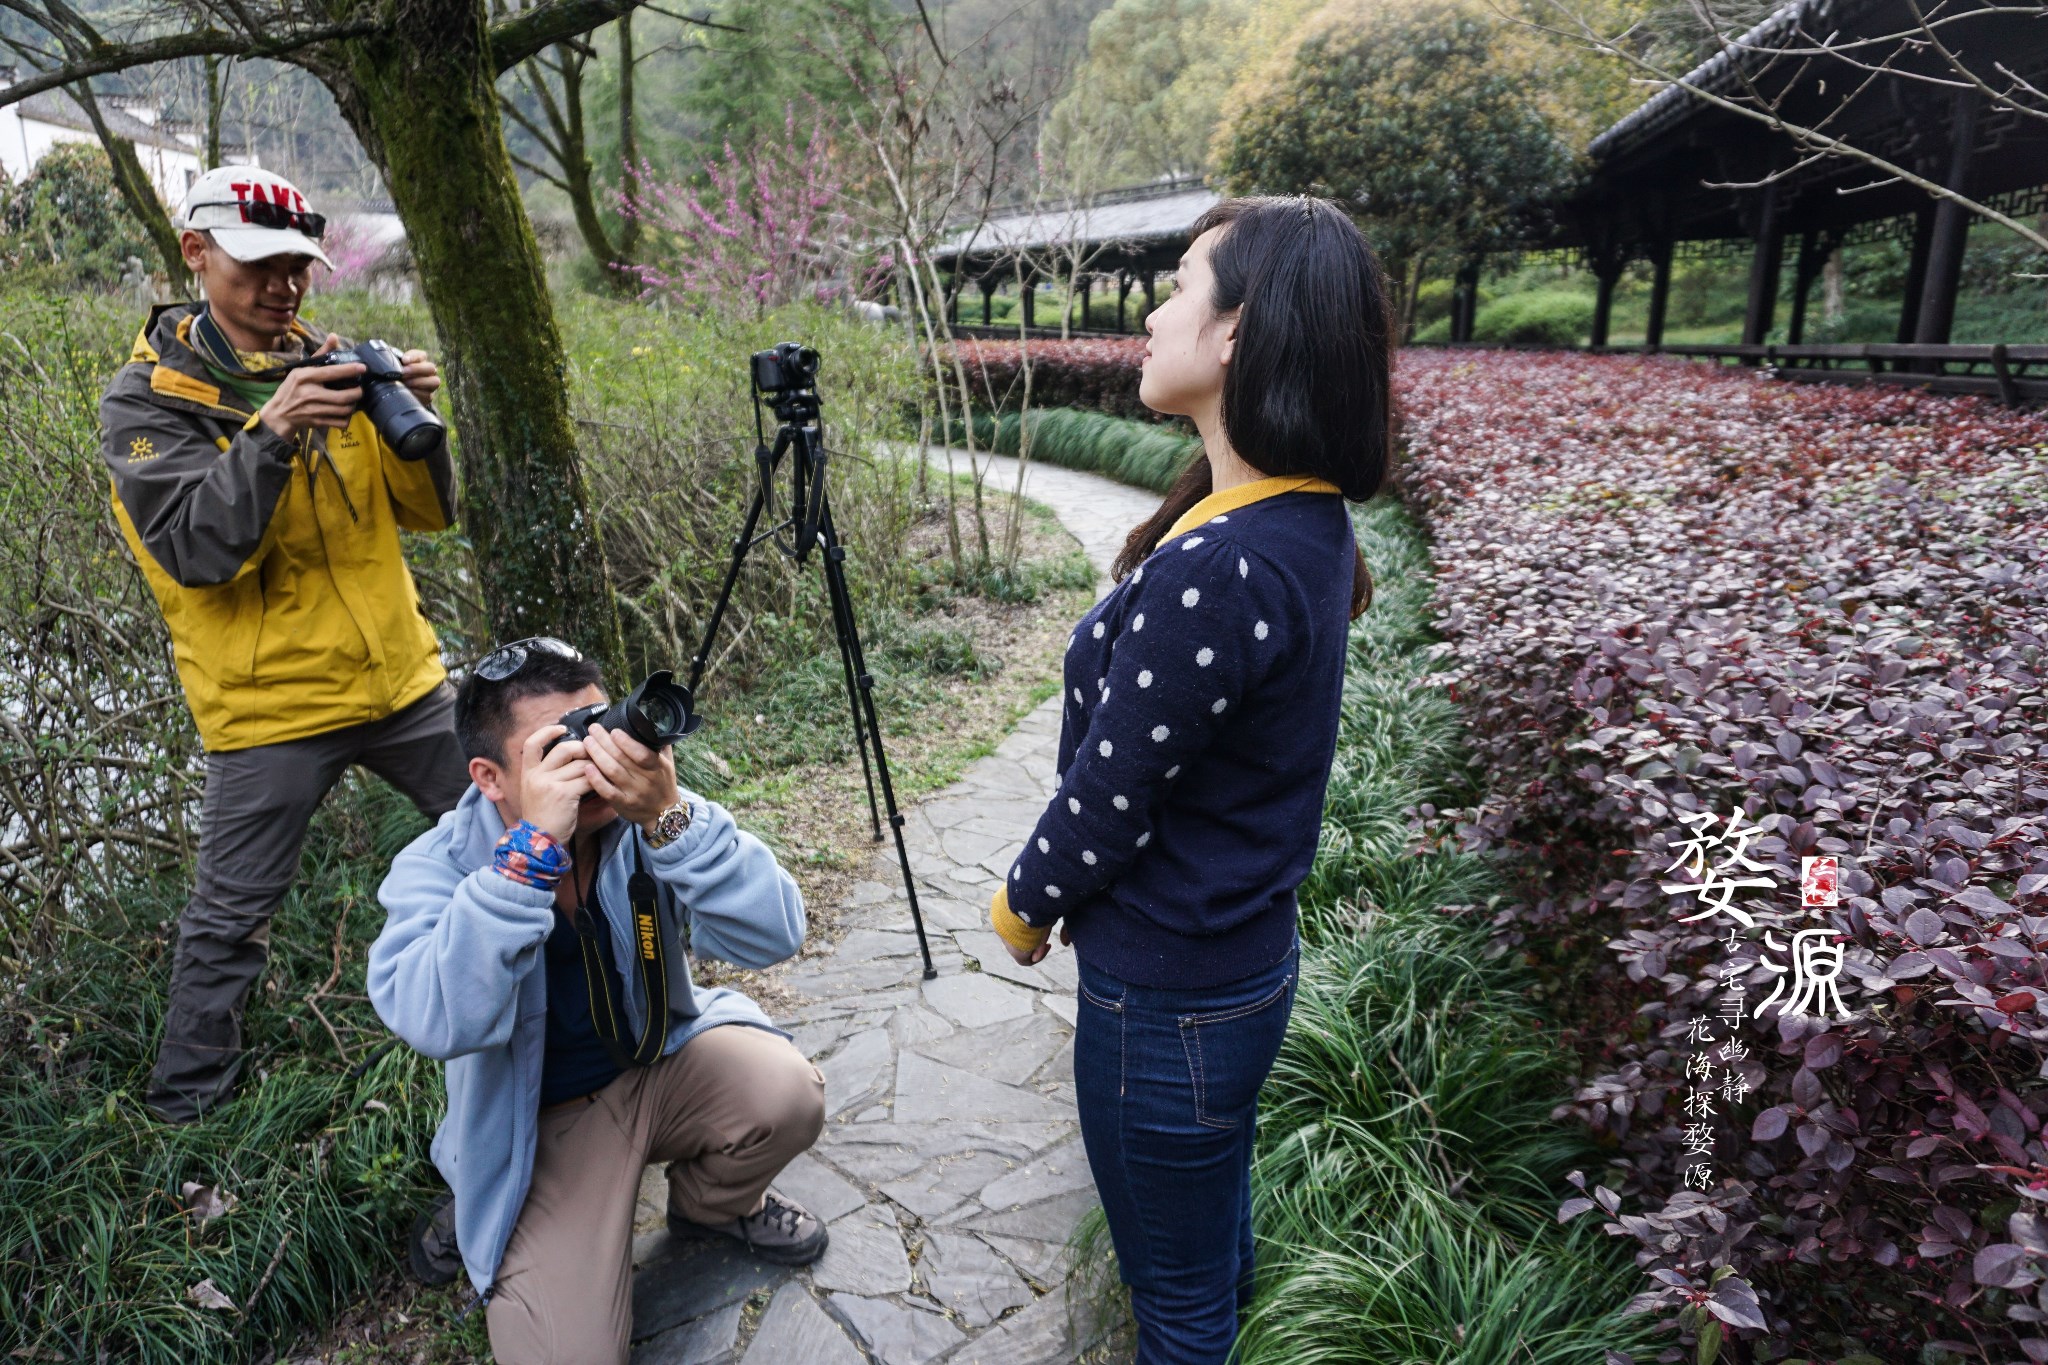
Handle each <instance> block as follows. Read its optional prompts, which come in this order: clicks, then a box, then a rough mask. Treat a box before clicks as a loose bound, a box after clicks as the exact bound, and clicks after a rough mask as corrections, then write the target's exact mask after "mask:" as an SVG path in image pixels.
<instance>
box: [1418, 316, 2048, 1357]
mask: <svg viewBox="0 0 2048 1365" xmlns="http://www.w3.org/2000/svg"><path fill="white" fill-rule="evenodd" d="M1401 378H1402V386H1401V387H1402V393H1403V400H1404V405H1405V415H1406V437H1407V441H1408V454H1407V461H1406V464H1405V467H1404V480H1405V485H1406V488H1407V490H1408V493H1409V495H1410V497H1411V499H1412V502H1413V504H1414V505H1415V506H1416V507H1417V508H1419V509H1420V510H1421V512H1422V513H1423V514H1424V516H1425V517H1426V519H1427V521H1428V522H1429V524H1430V527H1431V530H1432V532H1433V537H1434V547H1435V553H1436V556H1437V561H1438V565H1439V569H1440V572H1441V574H1442V581H1441V587H1440V595H1439V599H1438V610H1439V619H1440V621H1441V624H1442V627H1443V629H1444V631H1445V633H1446V636H1447V638H1448V640H1449V643H1450V645H1451V646H1452V649H1453V653H1452V654H1451V655H1450V656H1449V657H1448V658H1447V659H1446V660H1445V662H1444V672H1443V680H1444V681H1446V682H1448V683H1449V684H1450V685H1451V686H1452V687H1453V688H1454V689H1455V690H1456V694H1457V696H1458V697H1459V699H1460V701H1461V703H1462V704H1463V706H1464V708H1465V713H1466V715H1467V717H1468V718H1469V720H1470V722H1471V724H1472V726H1473V727H1474V739H1473V742H1474V745H1475V747H1476V749H1477V752H1478V754H1479V757H1480V760H1481V762H1482V763H1483V765H1484V768H1485V771H1486V772H1487V774H1488V776H1489V781H1490V783H1491V786H1492V793H1491V795H1490V796H1489V797H1488V798H1487V800H1486V801H1485V802H1483V803H1482V804H1481V805H1480V806H1478V807H1477V808H1475V809H1473V810H1471V811H1469V812H1468V813H1467V815H1466V818H1465V821H1464V824H1463V832H1464V834H1465V836H1466V837H1467V839H1468V840H1469V841H1470V843H1471V844H1472V846H1474V847H1489V848H1503V849H1507V850H1511V851H1514V852H1515V853H1517V854H1519V855H1520V857H1521V859H1522V861H1523V862H1525V864H1526V865H1527V866H1529V867H1530V868H1531V869H1532V874H1533V875H1534V876H1536V877H1538V878H1540V880H1534V881H1532V884H1531V885H1530V886H1529V887H1528V888H1527V892H1526V894H1525V895H1524V896H1523V897H1522V898H1521V899H1520V901H1519V902H1518V903H1516V904H1514V905H1511V906H1509V907H1508V908H1506V909H1505V910H1503V911H1502V912H1501V913H1500V915H1499V917H1498V921H1497V930H1498V933H1499V935H1500V939H1501V942H1502V944H1503V946H1506V947H1512V948H1513V949H1515V950H1516V951H1518V952H1520V953H1522V954H1525V955H1527V956H1529V957H1530V958H1532V959H1534V960H1538V961H1544V962H1547V963H1548V964H1549V966H1548V968H1547V969H1546V970H1545V971H1544V972H1543V973H1542V975H1543V977H1544V979H1546V980H1547V981H1548V982H1549V983H1550V984H1549V990H1550V992H1551V993H1552V994H1553V996H1554V998H1555V999H1556V1000H1557V1001H1558V1003H1559V1009H1560V1010H1562V1011H1565V1012H1568V1013H1571V1014H1573V1015H1574V1016H1575V1017H1576V1019H1577V1021H1578V1026H1579V1027H1580V1028H1581V1029H1582V1030H1583V1031H1584V1033H1585V1035H1586V1045H1585V1048H1584V1052H1585V1055H1586V1057H1587V1065H1588V1073H1587V1075H1586V1077H1585V1078H1584V1082H1583V1084H1582V1086H1581V1088H1580V1090H1579V1093H1578V1096H1577V1099H1576V1101H1575V1102H1574V1104H1573V1106H1572V1108H1573V1110H1574V1111H1575V1112H1576V1113H1578V1114H1579V1116H1580V1117H1581V1118H1583V1119H1584V1120H1585V1121H1586V1122H1587V1123H1588V1124H1589V1125H1590V1126H1591V1127H1592V1128H1593V1130H1594V1131H1595V1132H1596V1133H1597V1134H1599V1135H1600V1137H1601V1138H1602V1140H1603V1141H1604V1142H1607V1143H1610V1144H1612V1145H1613V1150H1614V1157H1613V1160H1612V1161H1611V1162H1610V1163H1609V1165H1608V1167H1607V1169H1606V1170H1604V1171H1599V1172H1594V1173H1593V1181H1594V1184H1593V1187H1592V1188H1591V1190H1590V1193H1591V1194H1592V1195H1593V1196H1594V1199H1589V1200H1576V1201H1573V1202H1572V1203H1569V1204H1567V1205H1566V1208H1565V1212H1567V1213H1577V1212H1581V1211H1586V1210H1590V1209H1592V1208H1594V1207H1595V1202H1594V1201H1595V1200H1597V1201H1598V1205H1597V1206H1598V1207H1599V1208H1600V1209H1601V1210H1602V1211H1604V1212H1605V1213H1606V1214H1608V1215H1610V1216H1611V1217H1612V1219H1613V1221H1610V1222H1608V1223H1607V1228H1608V1230H1609V1231H1610V1232H1612V1233H1615V1234H1618V1235H1621V1236H1624V1237H1627V1238H1629V1239H1632V1240H1633V1241H1635V1242H1636V1243H1638V1244H1639V1251H1638V1262H1639V1264H1641V1265H1642V1266H1643V1268H1644V1269H1645V1270H1646V1271H1648V1272H1650V1273H1651V1274H1652V1275H1653V1276H1654V1281H1653V1284H1652V1286H1651V1287H1650V1288H1649V1290H1648V1291H1647V1292H1646V1294H1645V1295H1644V1300H1643V1301H1644V1302H1645V1304H1647V1305H1651V1306H1656V1307H1660V1308H1662V1309H1663V1310H1664V1312H1665V1315H1666V1316H1667V1318H1668V1317H1671V1316H1674V1315H1678V1316H1682V1319H1683V1321H1684V1322H1685V1324H1686V1326H1687V1327H1688V1329H1689V1330H1691V1331H1692V1332H1694V1333H1695V1335H1699V1336H1701V1337H1703V1338H1708V1337H1712V1336H1714V1334H1716V1333H1718V1332H1719V1331H1720V1330H1721V1327H1722V1326H1723V1325H1725V1326H1726V1327H1727V1328H1728V1329H1729V1330H1730V1331H1732V1332H1737V1333H1739V1334H1741V1335H1743V1336H1747V1337H1754V1338H1760V1339H1762V1340H1760V1341H1759V1342H1758V1343H1757V1344H1756V1347H1755V1354H1754V1355H1753V1357H1752V1358H1754V1359H1759V1360H1778V1359H1780V1358H1782V1357H1783V1356H1785V1355H1786V1354H1787V1353H1792V1354H1800V1355H1809V1354H1820V1353H1823V1352H1825V1353H1828V1354H1829V1355H1830V1356H1832V1355H1834V1354H1839V1353H1842V1352H1845V1351H1857V1352H1870V1353H1874V1354H1875V1355H1876V1356H1877V1357H1878V1358H1881V1359H1883V1360H1886V1361H1903V1360H1907V1359H1922V1358H1924V1357H1923V1356H1921V1355H1920V1354H1919V1352H1920V1351H1921V1349H1922V1348H1923V1347H1926V1346H1929V1345H1930V1344H1932V1345H1933V1346H1934V1347H1936V1348H1940V1349H1946V1350H1954V1351H1957V1352H1961V1353H1965V1354H1967V1355H1968V1357H1969V1358H1971V1359H1984V1360H1994V1361H2001V1362H2003V1361H2011V1360H2016V1359H2020V1358H2021V1357H2022V1356H2024V1358H2026V1359H2028V1360H2043V1359H2048V1333H2044V1332H2043V1331H2042V1328H2041V1324H2042V1323H2044V1322H2048V1290H2044V1289H2043V1279H2044V1274H2048V1217H2044V1214H2048V1210H2044V1209H2043V1208H2042V1203H2043V1202H2044V1200H2048V1144H2044V1141H2043V1119H2044V1116H2048V1085H2044V1082H2043V1074H2044V1069H2048V1068H2044V1057H2048V971H2044V960H2043V956H2042V944H2043V942H2044V940H2048V772H2044V761H2043V760H2044V757H2048V753H2044V749H2043V747H2042V739H2043V732H2044V731H2043V713H2044V710H2048V692H2044V689H2043V683H2042V670H2043V664H2044V653H2043V651H2044V646H2048V638H2044V636H2048V628H2044V622H2048V547H2044V545H2043V543H2042V541H2041V539H2040V536H2039V528H2040V527H2041V525H2042V524H2043V523H2044V521H2048V421H2044V420H2043V419H2042V418H2041V417H2039V416H2033V415H2026V414H2021V413H2017V412H2012V411H2009V410H2004V409H2000V408H1997V407H1995V406H1993V405H1991V404H1988V403H1984V402H1980V401H1978V400H1975V399H1960V398H1936V397H1930V396H1927V395H1923V394H1915V393H1911V392H1905V391H1892V390H1879V389H1841V388H1833V387H1825V386H1818V385H1816V386H1811V387H1807V386H1796V385H1781V384H1776V383H1772V382H1770V381H1767V380H1763V379H1760V378H1758V377H1756V376H1753V375H1740V374H1732V373H1728V372H1724V371H1720V370H1716V369H1714V368H1711V367H1707V366H1702V365H1697V364H1693V363H1688V362H1683V361H1673V360H1663V361H1659V360H1642V359H1623V358H1618V357H1562V356H1542V357H1538V356H1531V355H1514V354H1499V353H1496V354H1491V355H1483V356H1475V355H1471V354H1469V353H1468V354H1455V355H1453V354H1444V353H1434V354H1432V353H1417V354H1411V355H1409V356H1407V357H1405V358H1404V363H1403V366H1402V373H1401ZM1731 810H1740V811H1742V812H1744V813H1745V814H1746V819H1747V821H1748V822H1750V823H1752V824H1755V825H1760V826H1761V827H1762V828H1763V830H1764V831H1765V833H1764V835H1763V837H1761V838H1759V839H1757V840H1756V841H1755V842H1754V843H1752V844H1751V845H1750V847H1749V850H1748V856H1749V857H1750V858H1752V859H1754V860H1757V861H1758V862H1760V863H1761V864H1763V865H1764V866H1765V867H1766V868H1767V869H1768V871H1767V873H1766V875H1767V877H1768V878H1769V880H1770V882H1771V883H1772V887H1773V889H1770V890H1766V891H1762V892H1757V891H1753V890H1752V891H1747V892H1744V893H1743V897H1742V899H1740V900H1738V901H1737V904H1738V905H1742V906H1746V908H1747V910H1748V911H1749V912H1750V913H1752V914H1754V915H1755V916H1756V918H1757V920H1758V924H1757V927H1756V928H1754V929H1746V928H1744V927H1743V926H1741V925H1740V924H1738V923H1736V922H1735V920H1734V919H1733V918H1731V917H1729V916H1726V915H1723V914H1719V913H1716V914H1712V915H1711V916H1710V917H1709V918H1706V919H1703V920H1699V921H1697V922H1694V923H1683V922H1681V917H1682V916H1685V915H1688V914H1692V913H1696V901H1695V898H1694V896H1693V895H1691V894H1689V893H1688V894H1679V895H1676V896H1673V895H1671V894H1667V893H1666V892H1665V891H1664V890H1663V889H1662V888H1663V886H1664V884H1666V883H1669V882H1672V880H1673V878H1674V875H1675V874H1676V869H1677V866H1678V861H1679V858H1678V855H1679V854H1680V852H1681V851H1682V850H1681V842H1680V841H1681V840H1683V839H1684V838H1685V837H1687V834H1688V830H1687V829H1686V828H1685V827H1684V826H1683V825H1682V824H1681V821H1680V817H1681V816H1683V815H1687V814H1695V815H1696V814H1700V813H1709V814H1718V815H1723V816H1725V815H1726V814H1727V813H1728V812H1730V811H1731ZM1809 854H1813V855H1834V856H1836V857H1839V858H1840V859H1841V867H1842V873H1841V904H1840V906H1839V907H1838V908H1836V909H1833V910H1826V911H1819V912H1815V915H1814V917H1812V918H1809V917H1807V914H1806V912H1805V911H1804V910H1803V909H1802V907H1801V904H1800V900H1799V895H1798V886H1799V871H1800V859H1801V857H1802V856H1803V855H1809ZM1717 856H1718V855H1717ZM1678 880H1679V881H1684V880H1688V879H1687V878H1684V877H1679V878H1678ZM1814 925H1818V926H1819V927H1821V928H1824V929H1827V930H1831V931H1832V932H1833V934H1834V936H1835V937H1834V940H1833V941H1834V942H1837V943H1841V944H1843V945H1844V949H1845V954H1846V963H1845V966H1844V968H1843V972H1842V976H1841V989H1842V998H1843V1004H1844V1007H1845V1012H1846V1013H1847V1014H1848V1016H1849V1017H1848V1018H1847V1019H1846V1021H1844V1020H1842V1019H1841V1018H1840V1017H1839V1016H1838V1015H1837V1014H1836V1012H1835V1011H1834V1010H1832V1009H1831V1008H1826V1007H1824V1006H1823V1007H1821V1008H1823V1009H1825V1013H1826V1015H1827V1016H1828V1017H1821V1016H1820V1014H1819V1013H1818V1012H1816V1013H1808V1014H1803V1015H1798V1016H1792V1017H1784V1016H1782V1014H1781V1013H1780V1012H1779V1011H1777V1010H1775V1009H1770V1008H1765V1007H1764V1006H1761V1005H1759V1004H1758V1003H1757V1002H1767V998H1768V997H1767V994H1766V993H1767V992H1768V991H1769V990H1770V987H1771V985H1772V983H1773V982H1774V981H1776V980H1781V979H1783V977H1782V975H1781V974H1782V973H1784V971H1785V969H1786V966H1787V963H1786V959H1785V954H1784V952H1783V949H1784V948H1785V947H1786V946H1787V945H1786V944H1785V943H1783V942H1778V943H1777V944H1776V947H1773V948H1771V949H1770V951H1769V953H1768V956H1767V955H1766V943H1765V941H1764V938H1763V935H1764V933H1765V932H1766V930H1768V931H1769V932H1770V933H1771V934H1772V935H1773V936H1774V941H1775V936H1776V935H1778V934H1780V933H1789V932H1790V931H1791V930H1792V929H1794V928H1795V927H1807V926H1814ZM1731 931H1732V938H1731ZM1603 944H1604V946H1605V949H1606V950H1607V951H1602V945H1603ZM1724 968H1725V970H1726V979H1727V980H1728V981H1733V980H1740V981H1742V982H1743V983H1744V984H1745V985H1746V987H1747V990H1748V996H1747V999H1748V1001H1749V1002H1750V1005H1749V1013H1748V1015H1747V1017H1745V1018H1744V1019H1743V1020H1742V1023H1741V1025H1740V1028H1739V1030H1738V1032H1737V1035H1736V1039H1737V1041H1739V1043H1740V1045H1741V1046H1742V1047H1743V1048H1746V1049H1747V1051H1746V1054H1744V1053H1720V1054H1719V1056H1720V1058H1721V1060H1722V1061H1723V1063H1724V1064H1725V1066H1726V1068H1727V1073H1726V1076H1727V1079H1728V1080H1729V1081H1730V1082H1734V1081H1739V1082H1740V1086H1739V1087H1737V1088H1735V1089H1734V1091H1733V1094H1732V1097H1731V1096H1730V1094H1728V1093H1725V1092H1724V1093H1723V1094H1722V1095H1721V1096H1719V1097H1717V1098H1716V1102H1715V1107H1714V1108H1713V1109H1712V1111H1711V1112H1710V1113H1707V1114H1701V1113H1696V1112H1695V1113H1688V1112H1686V1110H1685V1108H1684V1107H1683V1105H1682V1102H1683V1101H1686V1100H1687V1099H1688V1096H1687V1091H1688V1089H1689V1088H1690V1086H1689V1080H1688V1072H1687V1067H1688V1064H1689V1063H1691V1062H1692V1061H1693V1060H1694V1057H1693V1056H1692V1055H1690V1054H1694V1053H1702V1054H1703V1053H1704V1052H1705V1051H1706V1049H1705V1045H1704V1044H1694V1043H1692V1042H1690V1041H1689V1039H1688V1035H1689V1032H1690V1029H1689V1024H1690V1023H1691V1021H1692V1020H1694V1019H1697V1018H1700V1017H1703V1016H1704V1017H1706V1018H1708V1019H1710V1020H1711V1019H1713V1018H1714V1016H1715V1015H1716V1013H1717V1006H1718V1005H1719V1003H1720V1001H1721V1000H1722V999H1723V998H1724V997H1725V994H1726V991H1727V989H1728V988H1727V986H1726V984H1725V983H1724V978H1723V972H1724ZM1759 1011H1761V1013H1760V1014H1759ZM1710 1027H1711V1026H1710ZM1712 1036H1713V1037H1715V1038H1716V1039H1725V1038H1726V1036H1727V1029H1726V1028H1725V1027H1720V1028H1718V1029H1717V1030H1716V1031H1714V1032H1713V1033H1712ZM1745 1091H1746V1092H1747V1093H1745ZM1700 1123H1704V1124H1706V1125H1709V1127H1708V1138H1709V1139H1710V1155H1709V1156H1705V1157H1702V1156H1698V1155H1691V1154H1688V1153H1687V1152H1686V1151H1685V1150H1684V1149H1685V1148H1686V1147H1687V1146H1688V1145H1690V1144H1689V1142H1688V1138H1689V1134H1688V1131H1687V1130H1688V1126H1689V1125H1695V1124H1700ZM1701 1162H1710V1163H1711V1174H1710V1178H1709V1179H1707V1180H1706V1181H1705V1182H1704V1184H1705V1188H1704V1189H1700V1188H1691V1189H1688V1188H1685V1186H1684V1177H1683V1172H1684V1169H1685V1168H1686V1167H1687V1166H1688V1165H1690V1164H1696V1163H1701ZM1752 1290H1753V1291H1754V1293H1752ZM1709 1315H1711V1316H1709ZM1964 1342H1967V1343H1971V1344H1966V1345H1958V1344H1957V1343H1964ZM1704 1355H1705V1347H1704V1344H1703V1346H1702V1356H1703V1357H1704ZM1677 1358H1678V1357H1677V1356H1676V1355H1675V1354H1673V1353H1667V1354H1666V1355H1665V1356H1663V1357H1660V1359H1677Z"/></svg>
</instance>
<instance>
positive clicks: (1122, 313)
mask: <svg viewBox="0 0 2048 1365" xmlns="http://www.w3.org/2000/svg"><path fill="white" fill-rule="evenodd" d="M1132 283H1133V281H1132V280H1131V272H1130V271H1128V270H1119V271H1117V272H1116V329H1117V330H1118V331H1119V332H1128V331H1130V330H1131V327H1130V324H1129V323H1128V322H1126V321H1124V319H1125V317H1126V316H1127V314H1128V313H1129V310H1130V302H1131V285H1132Z"/></svg>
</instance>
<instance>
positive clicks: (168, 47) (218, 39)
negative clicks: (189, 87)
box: [0, 19, 382, 108]
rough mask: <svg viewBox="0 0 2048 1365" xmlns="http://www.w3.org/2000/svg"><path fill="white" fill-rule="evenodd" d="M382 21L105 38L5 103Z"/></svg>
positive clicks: (297, 44)
mask: <svg viewBox="0 0 2048 1365" xmlns="http://www.w3.org/2000/svg"><path fill="white" fill-rule="evenodd" d="M381 27H382V26H381V25H380V24H379V23H378V22H377V21H376V20H374V19H351V20H349V21H348V22H347V23H341V24H327V25H324V26H323V27H320V28H310V29H301V30H300V31H299V32H297V33H288V34H281V35H279V36H277V37H274V38H270V37H257V36H252V35H249V34H241V33H228V32H225V31H223V30H221V29H201V30H199V31H198V32H196V33H171V34H166V35H164V36H163V37H161V38H149V39H145V40H144V41H142V42H139V43H101V44H97V45H95V46H94V47H92V48H91V49H89V50H88V51H87V52H86V53H85V54H84V55H82V56H79V57H76V58H74V59H72V60H71V61H68V62H66V63H64V65H62V66H59V67H54V68H52V69H50V70H48V71H43V72H40V73H38V74H36V75H34V76H31V77H30V78H29V79H27V80H25V81H21V82H18V83H17V84H14V85H10V86H8V87H7V88H6V89H4V90H0V108H4V107H6V106H7V105H10V104H19V103H20V102H21V101H22V100H25V99H27V98H28V97H29V96H31V95H40V94H42V93H43V92H44V91H45V90H57V89H61V88H62V87H64V86H67V85H72V84H75V83H76V82H78V81H81V80H84V79H85V78H86V77H88V76H104V75H106V74H108V73H110V72H114V71H126V70H129V69H130V68H131V67H137V66H149V65H151V64H152V63H155V62H170V61H176V60H178V59H179V58H181V57H207V56H213V57H278V58H282V57H287V56H289V55H290V54H291V53H294V52H298V51H301V50H303V49H305V48H308V47H314V46H317V45H318V44H320V43H329V42H335V41H337V40H339V39H343V38H362V37H367V36H368V35H370V34H372V33H376V32H378V31H379V29H380V28H381Z"/></svg>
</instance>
